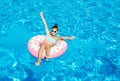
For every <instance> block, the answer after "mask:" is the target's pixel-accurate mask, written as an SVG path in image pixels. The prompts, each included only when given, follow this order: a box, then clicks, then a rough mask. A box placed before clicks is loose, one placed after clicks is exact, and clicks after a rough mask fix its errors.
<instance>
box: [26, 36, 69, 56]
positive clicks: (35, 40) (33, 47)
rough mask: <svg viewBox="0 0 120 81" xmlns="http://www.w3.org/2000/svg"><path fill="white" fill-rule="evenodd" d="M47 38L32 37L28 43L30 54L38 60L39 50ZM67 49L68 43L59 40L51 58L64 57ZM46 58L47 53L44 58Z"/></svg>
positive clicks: (51, 52) (52, 48) (51, 53)
mask: <svg viewBox="0 0 120 81" xmlns="http://www.w3.org/2000/svg"><path fill="white" fill-rule="evenodd" d="M45 38H46V36H45V35H37V36H34V37H32V38H31V39H30V40H29V42H28V50H29V52H30V53H31V54H32V55H33V56H35V57H37V58H38V50H39V48H40V46H41V45H42V44H43V42H44V40H45ZM66 49H67V43H66V42H65V41H63V40H58V41H57V42H56V44H55V45H54V46H52V47H51V51H50V54H49V55H50V56H49V58H55V57H58V56H60V55H62V54H63V53H64V52H65V51H66ZM44 57H45V51H44V54H43V56H42V58H44Z"/></svg>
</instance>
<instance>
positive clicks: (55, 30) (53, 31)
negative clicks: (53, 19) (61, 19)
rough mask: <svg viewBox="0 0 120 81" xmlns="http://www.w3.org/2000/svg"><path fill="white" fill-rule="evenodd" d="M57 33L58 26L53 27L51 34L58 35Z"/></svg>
mask: <svg viewBox="0 0 120 81" xmlns="http://www.w3.org/2000/svg"><path fill="white" fill-rule="evenodd" d="M56 33H57V28H53V29H52V33H51V34H52V35H53V36H54V35H56Z"/></svg>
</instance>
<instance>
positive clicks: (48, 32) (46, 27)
mask: <svg viewBox="0 0 120 81" xmlns="http://www.w3.org/2000/svg"><path fill="white" fill-rule="evenodd" d="M39 14H40V16H41V18H42V21H43V23H44V26H45V30H46V34H47V35H50V31H49V30H48V26H47V23H46V21H45V18H44V16H43V12H40V13H39Z"/></svg>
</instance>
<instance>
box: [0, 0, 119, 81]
mask: <svg viewBox="0 0 120 81" xmlns="http://www.w3.org/2000/svg"><path fill="white" fill-rule="evenodd" d="M119 4H120V0H114V1H113V0H49V1H48V0H43V1H40V0H23V1H22V0H2V1H1V2H0V81H2V80H3V81H120V7H119ZM40 11H43V12H44V16H45V18H46V21H47V24H48V26H49V28H51V27H52V26H53V25H54V24H55V23H58V26H59V35H61V36H62V35H63V36H71V35H74V36H75V40H74V41H69V40H67V41H66V42H67V43H68V49H67V51H66V52H65V53H64V54H63V55H62V56H60V57H58V58H54V59H50V60H49V61H48V62H46V61H45V60H43V61H42V63H41V65H40V66H39V67H36V66H35V65H34V62H35V61H36V60H37V59H36V58H35V57H33V56H31V55H30V53H29V52H28V50H27V42H28V40H29V39H30V38H31V37H33V36H35V35H38V34H45V31H44V25H43V23H42V21H41V18H40V17H39V15H38V13H39V12H40Z"/></svg>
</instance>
